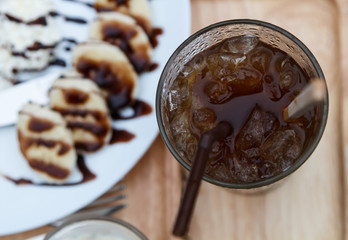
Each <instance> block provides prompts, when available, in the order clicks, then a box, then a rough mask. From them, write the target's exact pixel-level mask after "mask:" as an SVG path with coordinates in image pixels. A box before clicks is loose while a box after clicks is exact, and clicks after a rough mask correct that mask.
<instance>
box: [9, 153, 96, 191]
mask: <svg viewBox="0 0 348 240" xmlns="http://www.w3.org/2000/svg"><path fill="white" fill-rule="evenodd" d="M77 167H78V169H79V171H80V172H81V174H82V179H81V180H80V181H78V182H73V183H63V184H55V183H34V182H33V181H32V180H29V179H26V178H19V179H14V178H11V177H9V176H6V175H4V177H5V178H6V179H7V180H9V181H11V182H13V183H14V184H16V185H36V186H54V187H62V186H75V185H78V184H82V183H85V182H89V181H91V180H93V179H95V178H96V175H95V174H94V173H93V172H92V171H91V170H89V168H88V167H87V165H86V162H85V158H84V157H83V155H77Z"/></svg>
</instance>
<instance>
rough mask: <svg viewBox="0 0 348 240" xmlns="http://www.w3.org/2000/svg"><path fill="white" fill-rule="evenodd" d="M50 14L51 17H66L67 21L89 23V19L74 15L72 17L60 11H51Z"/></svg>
mask: <svg viewBox="0 0 348 240" xmlns="http://www.w3.org/2000/svg"><path fill="white" fill-rule="evenodd" d="M49 15H50V16H51V17H58V16H60V17H62V18H64V20H65V21H68V22H74V23H78V24H87V21H86V20H85V19H82V18H74V17H70V16H66V15H64V14H61V13H58V12H54V11H52V12H49Z"/></svg>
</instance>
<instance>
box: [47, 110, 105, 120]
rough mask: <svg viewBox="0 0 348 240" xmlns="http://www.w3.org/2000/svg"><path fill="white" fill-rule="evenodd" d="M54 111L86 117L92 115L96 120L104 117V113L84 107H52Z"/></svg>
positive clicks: (65, 114)
mask: <svg viewBox="0 0 348 240" xmlns="http://www.w3.org/2000/svg"><path fill="white" fill-rule="evenodd" d="M53 110H54V111H56V112H59V113H60V114H61V115H63V116H67V115H72V116H81V117H86V116H87V115H91V116H93V117H94V118H95V119H96V120H97V121H101V120H103V119H104V118H105V115H104V114H102V113H101V112H99V111H92V110H85V109H60V108H53Z"/></svg>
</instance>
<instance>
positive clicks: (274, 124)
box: [264, 112, 280, 137]
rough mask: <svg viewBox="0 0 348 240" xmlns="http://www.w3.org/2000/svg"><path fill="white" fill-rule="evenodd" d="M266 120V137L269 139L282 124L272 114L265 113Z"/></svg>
mask: <svg viewBox="0 0 348 240" xmlns="http://www.w3.org/2000/svg"><path fill="white" fill-rule="evenodd" d="M264 120H265V121H264V130H265V136H266V137H267V136H268V135H270V134H272V133H273V132H274V131H276V130H277V129H278V128H279V125H280V123H279V120H278V118H277V117H276V116H274V114H273V113H271V112H265V118H264Z"/></svg>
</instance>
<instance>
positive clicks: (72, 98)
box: [62, 89, 89, 105]
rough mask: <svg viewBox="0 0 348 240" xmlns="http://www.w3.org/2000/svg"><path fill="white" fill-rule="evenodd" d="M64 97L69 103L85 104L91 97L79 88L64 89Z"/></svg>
mask: <svg viewBox="0 0 348 240" xmlns="http://www.w3.org/2000/svg"><path fill="white" fill-rule="evenodd" d="M62 92H63V95H64V99H65V101H66V102H67V103H69V104H74V105H76V104H84V103H86V102H87V100H88V99H89V94H87V93H85V92H83V91H80V90H77V89H64V90H62Z"/></svg>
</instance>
